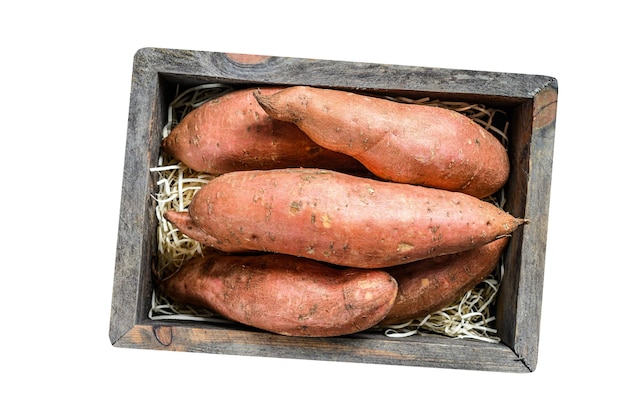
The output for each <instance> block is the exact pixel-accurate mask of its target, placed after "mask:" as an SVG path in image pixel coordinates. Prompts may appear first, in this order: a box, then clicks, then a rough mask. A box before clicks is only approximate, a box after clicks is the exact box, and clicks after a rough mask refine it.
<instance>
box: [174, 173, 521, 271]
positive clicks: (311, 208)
mask: <svg viewBox="0 0 626 417" xmlns="http://www.w3.org/2000/svg"><path fill="white" fill-rule="evenodd" d="M171 214H172V215H168V214H166V218H168V219H169V220H170V221H172V222H173V223H174V225H175V226H177V227H178V228H179V229H180V230H181V231H182V232H183V233H185V234H188V235H189V236H190V237H192V238H194V236H192V234H194V233H195V235H199V234H202V235H203V236H205V237H206V239H205V241H206V243H208V244H209V246H211V247H213V248H215V249H219V250H223V251H227V252H232V251H245V250H251V251H266V252H276V253H284V254H288V255H295V256H301V257H305V258H310V259H315V260H319V261H324V262H328V263H332V264H336V265H343V266H351V267H357V268H381V267H387V266H394V265H398V264H403V263H409V262H413V261H416V260H419V259H424V258H430V257H433V256H438V255H445V254H448V253H454V252H459V251H463V250H468V249H471V248H474V247H477V246H480V245H483V244H485V243H488V242H490V241H492V240H494V239H496V238H497V237H499V236H502V235H506V234H509V233H511V232H513V231H514V230H515V229H516V228H517V227H518V226H519V225H520V224H522V223H523V222H524V220H521V219H517V218H515V217H513V216H511V215H509V214H508V213H506V212H504V211H502V210H500V209H499V208H497V207H496V206H494V205H492V204H489V203H487V202H484V201H482V200H479V199H477V198H475V197H472V196H469V195H467V194H463V193H456V192H452V191H445V190H439V189H435V188H428V187H420V186H415V185H409V184H398V183H392V182H385V181H378V180H373V179H369V178H361V177H357V176H353V175H348V174H344V173H339V172H335V171H330V170H320V169H313V168H301V169H282V170H265V171H264V170H259V171H243V172H232V173H228V174H223V175H221V176H219V177H217V178H215V179H214V180H212V181H210V182H209V183H208V184H206V185H204V186H203V187H202V189H200V190H199V191H198V192H197V193H196V195H195V196H194V198H193V200H192V201H191V204H190V205H189V212H188V213H178V214H175V215H174V213H171ZM177 218H178V219H179V220H180V218H183V219H185V221H182V222H180V221H179V222H176V220H177ZM189 229H191V232H192V233H191V234H189V233H187V231H188V230H189Z"/></svg>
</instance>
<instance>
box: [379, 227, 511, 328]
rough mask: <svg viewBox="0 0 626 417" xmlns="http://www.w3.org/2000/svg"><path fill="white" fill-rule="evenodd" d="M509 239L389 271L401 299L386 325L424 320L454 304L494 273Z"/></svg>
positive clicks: (397, 299)
mask: <svg viewBox="0 0 626 417" xmlns="http://www.w3.org/2000/svg"><path fill="white" fill-rule="evenodd" d="M508 240H509V238H508V237H503V238H501V239H496V240H495V241H493V242H490V243H488V244H486V245H483V246H479V247H477V248H475V249H470V250H467V251H464V252H458V253H454V254H450V255H443V256H437V257H434V258H430V259H424V260H421V261H417V262H412V263H410V264H405V265H400V266H396V267H392V268H388V269H386V271H387V272H389V274H390V275H391V276H392V277H394V278H395V279H396V281H397V282H398V296H397V297H396V302H395V304H394V306H393V307H392V308H391V311H390V312H389V314H387V317H385V319H384V320H383V324H398V323H402V322H405V321H407V320H410V319H415V318H422V317H425V316H426V315H428V314H430V313H433V312H435V311H438V310H440V309H442V308H444V307H446V306H448V305H450V304H451V303H452V302H454V301H455V300H456V299H458V298H459V297H460V296H462V295H463V294H465V293H466V292H467V291H469V290H471V289H472V288H474V287H475V286H476V285H477V284H478V283H479V282H481V281H482V280H483V279H485V278H486V277H487V276H488V275H489V274H490V273H491V272H493V270H494V269H495V267H496V266H497V264H498V261H499V259H500V255H501V254H502V251H503V250H504V248H505V246H506V244H507V243H508Z"/></svg>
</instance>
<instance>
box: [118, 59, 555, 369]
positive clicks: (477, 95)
mask: <svg viewBox="0 0 626 417" xmlns="http://www.w3.org/2000/svg"><path fill="white" fill-rule="evenodd" d="M205 82H224V83H230V84H233V85H238V86H252V85H264V84H277V85H299V84H304V85H313V86H318V87H333V88H343V89H348V90H355V91H361V92H365V93H372V94H389V95H392V94H393V95H405V96H408V97H414V98H417V97H425V96H427V97H431V98H439V99H447V100H455V101H471V102H476V103H483V104H486V105H489V106H492V107H499V108H501V109H503V110H505V111H507V113H508V114H509V116H510V120H511V134H510V136H511V146H510V157H511V160H512V161H513V162H512V172H511V179H510V180H509V183H508V185H507V188H506V190H507V199H508V204H507V207H506V209H507V210H509V211H510V212H511V213H512V214H513V215H515V216H518V217H526V218H528V219H530V223H529V225H527V226H525V227H524V228H523V229H522V230H520V231H519V232H516V233H515V234H514V235H513V236H512V239H511V244H510V245H509V247H508V249H507V252H506V258H505V260H506V269H505V276H504V281H503V286H502V289H501V291H500V293H499V295H498V306H497V309H496V317H497V328H498V332H499V336H500V337H501V338H502V341H503V342H502V343H499V344H489V343H484V342H476V341H468V340H457V339H450V338H445V337H441V336H423V337H420V336H416V337H411V338H409V339H391V338H387V337H385V336H383V335H379V334H369V333H361V334H357V335H353V336H350V337H341V338H325V339H306V338H294V337H287V336H279V335H273V334H269V333H265V332H260V331H256V330H253V329H248V328H243V327H242V326H236V325H232V326H222V325H220V326H217V325H207V324H197V323H171V322H167V323H162V322H156V321H150V320H149V319H148V317H147V314H148V311H149V308H150V294H151V292H152V283H151V263H152V259H153V255H154V252H155V232H154V230H155V227H156V221H155V219H154V215H153V213H154V212H153V209H154V202H153V201H152V199H151V197H150V193H151V192H153V191H154V187H155V184H154V178H153V176H152V174H150V172H149V168H150V167H151V166H154V165H155V164H156V159H157V157H158V153H159V145H160V129H161V128H162V126H163V123H164V122H163V112H164V110H165V108H166V106H167V103H168V102H169V101H170V100H171V99H172V98H173V95H174V91H175V87H176V85H177V84H179V85H180V86H181V87H182V88H185V87H188V86H192V85H197V84H200V83H205ZM556 100H557V83H556V80H555V79H554V78H552V77H547V76H540V75H524V74H505V73H493V72H479V71H465V70H454V69H442V68H422V67H407V66H396V65H380V64H370V63H352V62H341V61H323V60H311V59H295V58H283V57H258V56H245V55H240V54H225V53H218V52H201V51H184V50H167V49H153V48H147V49H142V50H139V51H138V52H137V53H136V55H135V59H134V67H133V74H132V84H131V97H130V107H129V117H128V132H127V135H128V137H127V146H126V160H125V165H124V175H123V187H122V199H121V200H122V201H121V207H120V221H119V230H118V244H117V256H116V267H115V274H114V283H113V296H112V304H111V321H110V330H109V336H110V340H111V343H112V344H113V345H114V346H118V347H128V348H141V349H165V350H181V351H192V352H205V353H213V354H233V355H255V356H273V357H291V358H302V359H315V360H331V361H347V362H366V363H381V364H398V365H409V366H428V367H445V368H456V369H477V370H487V371H503V372H531V371H533V370H534V369H535V367H536V364H537V356H538V355H537V352H538V342H539V337H538V335H539V322H540V313H541V295H542V285H543V265H544V255H545V245H546V236H547V226H548V218H547V214H548V208H549V187H550V178H551V166H552V148H553V140H554V125H555V117H556Z"/></svg>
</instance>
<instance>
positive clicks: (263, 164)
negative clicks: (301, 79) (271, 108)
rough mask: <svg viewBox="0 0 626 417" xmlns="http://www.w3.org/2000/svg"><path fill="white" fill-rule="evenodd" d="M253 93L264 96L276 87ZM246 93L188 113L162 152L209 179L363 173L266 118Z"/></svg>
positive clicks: (248, 91)
mask: <svg viewBox="0 0 626 417" xmlns="http://www.w3.org/2000/svg"><path fill="white" fill-rule="evenodd" d="M258 90H259V91H262V92H264V93H266V94H270V93H274V92H277V91H279V90H280V88H275V87H267V88H260V89H258ZM252 91H253V90H252V89H244V90H238V91H234V92H231V93H228V94H226V95H224V96H221V97H218V98H216V99H213V100H210V101H208V102H206V103H204V104H203V105H201V106H200V107H198V108H196V109H194V110H192V111H191V112H190V113H189V114H187V115H186V116H185V117H184V118H183V119H182V120H181V121H180V123H179V124H178V125H176V126H175V127H174V128H173V129H172V131H171V133H170V134H169V135H168V136H167V137H166V138H165V139H164V140H163V143H162V149H163V150H164V151H165V152H167V153H168V154H170V155H172V156H173V157H175V158H177V159H178V160H180V161H182V162H184V163H185V164H186V165H187V166H189V167H190V168H192V169H194V170H196V171H200V172H207V173H212V174H222V173H225V172H231V171H241V170H247V169H271V168H287V167H321V168H328V169H336V170H345V171H346V172H352V171H366V170H365V168H364V167H363V166H362V165H361V164H360V163H358V162H357V161H356V160H355V159H353V158H351V157H349V156H346V155H344V154H341V153H337V152H333V151H329V150H327V149H325V148H322V147H320V146H319V145H318V144H316V143H315V142H313V141H312V140H311V139H310V138H308V137H307V136H306V134H304V132H302V131H301V130H300V129H298V128H297V127H296V126H295V125H293V124H291V123H287V122H282V121H278V120H274V119H271V118H270V117H269V116H268V115H267V114H266V113H265V112H264V111H263V109H261V107H260V106H259V104H258V103H257V102H256V100H255V99H254V97H253V95H252Z"/></svg>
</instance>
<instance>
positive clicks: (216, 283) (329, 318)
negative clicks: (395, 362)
mask: <svg viewBox="0 0 626 417" xmlns="http://www.w3.org/2000/svg"><path fill="white" fill-rule="evenodd" d="M158 285H159V287H160V289H161V290H162V291H163V293H165V294H167V295H169V296H170V297H171V298H173V299H174V300H177V301H179V302H182V303H186V304H193V305H198V306H203V307H207V308H209V309H211V310H213V311H214V312H216V313H218V314H220V315H222V316H224V317H226V318H228V319H230V320H233V321H236V322H239V323H243V324H246V325H249V326H253V327H256V328H259V329H263V330H267V331H270V332H273V333H278V334H283V335H288V336H307V337H330V336H340V335H345V334H351V333H356V332H359V331H363V330H366V329H368V328H370V327H372V326H374V325H375V324H377V323H378V322H379V321H380V320H382V319H383V318H384V317H385V316H386V314H387V313H388V312H389V310H390V309H391V306H392V305H393V303H394V301H395V298H396V294H397V290H398V286H397V283H396V281H395V280H394V279H393V278H392V277H391V276H390V275H389V274H387V273H386V272H384V271H380V270H358V269H338V268H333V267H330V266H328V265H324V264H322V263H319V262H315V261H311V260H308V259H302V258H295V257H292V256H287V255H278V254H264V255H207V256H205V257H196V258H193V259H191V260H190V261H188V262H187V263H186V264H184V265H183V267H182V268H181V269H180V270H179V271H178V272H177V273H175V274H174V275H172V276H171V277H169V278H167V279H165V280H163V281H161V282H159V284H158Z"/></svg>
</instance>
